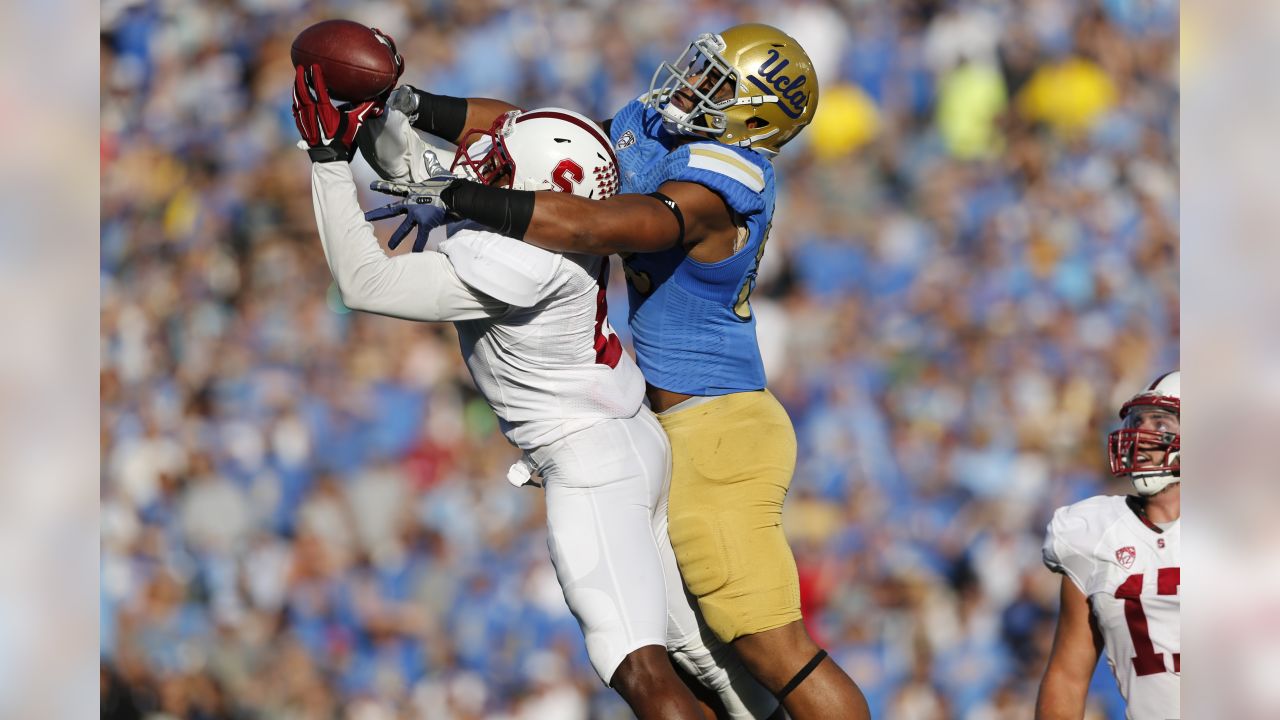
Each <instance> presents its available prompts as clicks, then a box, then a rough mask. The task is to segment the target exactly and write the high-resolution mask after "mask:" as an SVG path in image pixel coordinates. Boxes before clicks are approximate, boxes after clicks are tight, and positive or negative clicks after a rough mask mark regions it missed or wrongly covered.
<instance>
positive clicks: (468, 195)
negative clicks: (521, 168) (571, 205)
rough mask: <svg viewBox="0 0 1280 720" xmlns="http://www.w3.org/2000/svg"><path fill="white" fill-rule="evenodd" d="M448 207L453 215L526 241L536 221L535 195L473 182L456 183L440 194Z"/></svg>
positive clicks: (459, 181) (529, 192) (524, 191)
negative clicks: (534, 220) (534, 217)
mask: <svg viewBox="0 0 1280 720" xmlns="http://www.w3.org/2000/svg"><path fill="white" fill-rule="evenodd" d="M440 199H441V200H443V201H444V205H445V207H447V208H449V210H450V211H452V212H453V213H454V214H456V215H459V216H461V217H464V218H466V219H468V220H474V221H476V222H478V223H480V224H481V225H486V226H488V227H491V228H493V230H494V231H495V232H498V233H501V234H503V235H506V236H508V237H513V238H515V239H517V240H523V239H524V234H525V231H527V230H528V229H529V222H530V221H531V220H533V199H534V194H533V193H532V192H531V191H528V190H506V189H504V188H495V187H489V186H488V185H481V184H480V183H478V182H473V181H471V180H454V181H453V182H451V183H449V186H448V187H446V188H445V189H444V190H443V191H442V192H441V193H440Z"/></svg>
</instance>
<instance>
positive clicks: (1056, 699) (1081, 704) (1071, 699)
mask: <svg viewBox="0 0 1280 720" xmlns="http://www.w3.org/2000/svg"><path fill="white" fill-rule="evenodd" d="M1088 697H1089V680H1088V678H1086V679H1085V680H1083V681H1081V680H1079V679H1078V678H1071V677H1068V676H1067V675H1066V674H1065V673H1062V672H1058V671H1057V670H1055V669H1054V668H1050V669H1049V671H1048V672H1046V673H1045V676H1044V679H1043V680H1041V681H1040V694H1039V695H1038V696H1037V697H1036V720H1081V718H1083V717H1084V708H1085V701H1086V700H1087V699H1088Z"/></svg>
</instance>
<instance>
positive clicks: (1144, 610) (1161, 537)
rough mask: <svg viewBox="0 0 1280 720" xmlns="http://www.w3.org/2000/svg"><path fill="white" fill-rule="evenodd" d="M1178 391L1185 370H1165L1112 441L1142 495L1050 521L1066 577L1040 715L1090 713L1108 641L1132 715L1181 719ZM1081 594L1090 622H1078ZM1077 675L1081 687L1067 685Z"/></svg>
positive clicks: (1123, 472)
mask: <svg viewBox="0 0 1280 720" xmlns="http://www.w3.org/2000/svg"><path fill="white" fill-rule="evenodd" d="M1179 396H1180V388H1179V377H1178V373H1176V372H1174V373H1169V374H1167V375H1164V376H1161V377H1160V378H1159V379H1158V380H1156V381H1155V382H1154V383H1152V384H1151V385H1150V386H1149V387H1148V388H1147V389H1146V390H1144V391H1143V392H1142V393H1139V394H1138V395H1136V396H1135V397H1134V398H1133V399H1132V400H1130V401H1129V402H1128V403H1125V405H1124V407H1123V409H1122V410H1121V418H1123V419H1124V421H1125V426H1124V428H1122V429H1120V430H1117V431H1115V432H1114V433H1112V435H1111V437H1110V439H1109V445H1110V455H1111V465H1112V470H1113V472H1115V473H1116V474H1117V475H1120V476H1123V477H1129V478H1131V479H1132V480H1133V482H1134V485H1135V487H1136V488H1137V489H1138V492H1139V495H1137V496H1127V497H1119V496H1098V497H1092V498H1089V499H1087V500H1083V501H1081V502H1078V503H1076V504H1074V505H1070V506H1067V507H1064V508H1060V509H1058V510H1057V512H1055V513H1054V515H1053V519H1052V520H1051V521H1050V522H1049V527H1048V531H1047V534H1046V538H1045V543H1044V562H1045V565H1047V566H1048V567H1049V569H1051V570H1053V571H1054V572H1058V573H1061V574H1062V575H1064V576H1065V579H1064V582H1063V585H1064V587H1063V608H1062V614H1061V615H1060V619H1059V629H1058V637H1057V638H1055V641H1054V650H1053V655H1052V657H1051V659H1050V667H1049V670H1048V671H1047V672H1046V677H1045V681H1044V684H1042V686H1041V698H1040V703H1039V707H1038V708H1037V717H1041V718H1056V717H1073V718H1079V717H1080V716H1081V714H1082V712H1083V702H1084V697H1083V688H1087V683H1088V676H1091V675H1092V673H1093V667H1094V665H1095V664H1096V662H1097V647H1096V646H1097V644H1098V641H1099V640H1101V645H1102V647H1103V648H1105V651H1106V654H1107V662H1108V664H1109V665H1110V666H1111V671H1112V674H1113V675H1114V676H1115V679H1116V683H1117V684H1118V685H1119V686H1120V693H1121V694H1122V695H1123V696H1124V698H1125V702H1126V704H1127V713H1126V715H1127V717H1128V718H1130V720H1170V719H1171V718H1174V719H1176V718H1179V717H1181V710H1180V700H1179V693H1180V681H1181V672H1182V663H1181V655H1180V648H1181V642H1180V625H1179V619H1178V611H1179V607H1180V605H1181V593H1180V579H1181V563H1180V560H1179V556H1180V546H1181V534H1182V531H1181V523H1180V521H1179V519H1178V518H1179V517H1180V508H1179V507H1178V505H1179V502H1180V500H1179V497H1180V487H1179V483H1180V481H1181V474H1180V470H1179V460H1178V455H1179V453H1180V440H1179V435H1178V427H1177V422H1178V414H1179V412H1180V408H1179V405H1180V399H1179ZM1068 582H1069V583H1070V584H1071V586H1073V588H1074V590H1073V588H1072V587H1067V583H1068ZM1076 590H1078V592H1079V594H1078V595H1077V594H1076V593H1075V591H1076ZM1081 596H1082V597H1083V599H1084V600H1085V601H1087V610H1085V612H1087V614H1088V622H1087V624H1080V623H1078V622H1077V623H1074V624H1073V621H1072V619H1071V615H1072V613H1073V611H1074V609H1073V606H1074V605H1076V604H1077V603H1079V602H1080V600H1079V598H1080V597H1081ZM1071 628H1075V629H1071ZM1090 634H1091V635H1092V636H1093V637H1092V638H1090V637H1089V635H1090ZM1090 641H1092V646H1093V647H1092V648H1090V646H1089V645H1088V644H1086V643H1090ZM1077 648H1083V649H1084V650H1086V651H1087V650H1090V649H1092V651H1093V652H1092V657H1091V658H1090V656H1089V654H1088V653H1087V652H1077V651H1076V649H1077ZM1076 658H1079V659H1078V660H1077V659H1076ZM1073 670H1074V672H1073ZM1072 675H1074V676H1075V677H1076V679H1077V681H1076V689H1075V690H1074V691H1072V692H1067V691H1066V688H1067V687H1068V686H1070V685H1071V683H1070V682H1068V680H1067V678H1069V677H1071V676H1072ZM1080 679H1083V686H1080V685H1079V680H1080ZM1076 700H1078V701H1079V703H1080V712H1076V710H1075V707H1074V703H1075V701H1076ZM1069 705H1070V706H1072V707H1071V708H1068V707H1067V706H1069Z"/></svg>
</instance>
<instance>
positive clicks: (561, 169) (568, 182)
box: [551, 158, 585, 193]
mask: <svg viewBox="0 0 1280 720" xmlns="http://www.w3.org/2000/svg"><path fill="white" fill-rule="evenodd" d="M583 177H585V175H584V173H583V172H582V166H581V165H579V164H578V163H576V162H574V161H572V160H570V159H569V158H565V159H564V160H561V161H560V164H559V165H556V169H555V170H552V171H551V184H552V185H555V186H556V189H557V190H559V191H560V192H566V193H571V192H573V185H574V184H575V183H580V182H582V178H583Z"/></svg>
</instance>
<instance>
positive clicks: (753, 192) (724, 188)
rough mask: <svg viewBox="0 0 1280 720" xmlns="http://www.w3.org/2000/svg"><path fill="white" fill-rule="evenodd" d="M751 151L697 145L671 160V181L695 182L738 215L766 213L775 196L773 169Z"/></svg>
mask: <svg viewBox="0 0 1280 720" xmlns="http://www.w3.org/2000/svg"><path fill="white" fill-rule="evenodd" d="M754 155H758V153H754V152H752V151H750V150H739V149H738V148H734V147H729V146H728V145H723V144H721V143H717V142H696V143H690V144H688V145H684V146H682V147H680V148H679V149H678V150H676V151H674V152H672V153H671V154H670V155H669V156H668V160H667V168H666V172H665V173H664V174H665V175H666V179H667V180H678V181H684V182H694V183H698V184H699V185H704V186H706V187H707V188H709V189H711V190H713V191H715V192H716V193H718V194H719V195H720V196H722V197H723V198H724V199H725V201H726V202H728V203H729V205H730V206H731V207H732V208H733V209H734V210H736V211H738V212H740V213H742V214H744V215H751V214H754V213H757V212H760V211H762V210H764V209H765V205H766V202H767V201H766V195H768V194H771V193H772V185H773V168H772V166H770V165H769V162H768V160H765V159H764V158H763V157H753V156H754Z"/></svg>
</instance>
